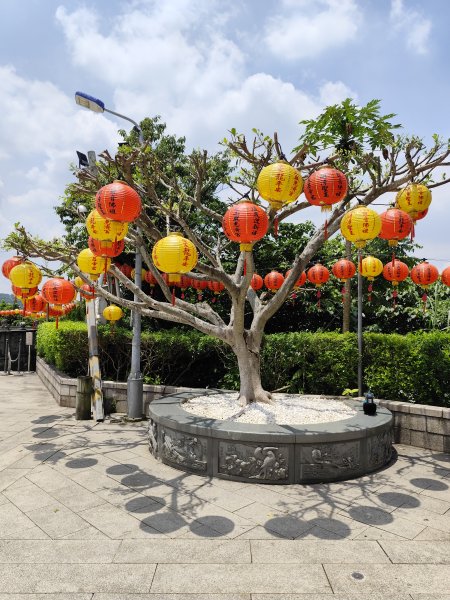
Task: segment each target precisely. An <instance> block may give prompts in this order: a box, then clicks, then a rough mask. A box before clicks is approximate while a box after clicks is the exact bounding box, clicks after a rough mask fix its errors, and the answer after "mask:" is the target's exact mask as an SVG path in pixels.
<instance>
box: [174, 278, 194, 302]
mask: <svg viewBox="0 0 450 600" xmlns="http://www.w3.org/2000/svg"><path fill="white" fill-rule="evenodd" d="M190 286H191V278H190V277H187V276H186V275H182V276H181V279H180V281H179V282H178V283H177V287H179V288H180V289H181V299H182V300H184V292H185V291H186V288H188V287H190Z"/></svg>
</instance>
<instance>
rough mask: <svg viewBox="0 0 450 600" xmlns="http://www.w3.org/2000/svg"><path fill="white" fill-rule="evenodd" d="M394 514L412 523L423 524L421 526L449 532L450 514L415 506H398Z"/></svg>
mask: <svg viewBox="0 0 450 600" xmlns="http://www.w3.org/2000/svg"><path fill="white" fill-rule="evenodd" d="M395 515H399V516H400V517H403V518H404V519H407V520H409V521H412V522H413V523H414V524H419V525H423V527H424V528H425V527H432V528H433V529H440V530H441V531H446V532H447V533H450V514H449V515H438V514H436V513H434V512H431V511H428V510H422V509H419V508H416V509H415V510H410V509H407V508H398V509H397V510H396V511H395V513H394V516H395Z"/></svg>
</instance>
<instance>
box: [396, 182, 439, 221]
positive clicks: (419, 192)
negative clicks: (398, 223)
mask: <svg viewBox="0 0 450 600" xmlns="http://www.w3.org/2000/svg"><path fill="white" fill-rule="evenodd" d="M430 204H431V192H430V190H429V189H428V188H427V186H426V185H423V183H410V184H409V185H407V186H406V187H405V188H403V189H402V190H400V191H399V192H398V193H397V196H396V206H397V207H398V208H401V209H402V210H404V211H405V212H407V213H408V214H409V216H410V217H411V218H412V220H413V221H415V220H417V215H418V214H419V213H421V212H423V211H424V210H426V209H427V208H428V207H429V206H430Z"/></svg>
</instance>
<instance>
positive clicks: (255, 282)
mask: <svg viewBox="0 0 450 600" xmlns="http://www.w3.org/2000/svg"><path fill="white" fill-rule="evenodd" d="M263 285H264V281H263V278H262V277H261V275H258V273H253V275H252V278H251V281H250V287H251V288H252V289H253V290H255V292H256V291H258V290H260V289H261V288H262V286H263Z"/></svg>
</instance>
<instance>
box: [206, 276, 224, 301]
mask: <svg viewBox="0 0 450 600" xmlns="http://www.w3.org/2000/svg"><path fill="white" fill-rule="evenodd" d="M208 289H210V290H211V291H212V292H214V295H215V296H218V295H219V294H220V292H223V290H224V289H225V286H224V285H223V283H222V282H221V281H214V280H212V281H208ZM215 301H216V298H215V297H213V298H212V300H211V302H215Z"/></svg>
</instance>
